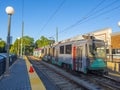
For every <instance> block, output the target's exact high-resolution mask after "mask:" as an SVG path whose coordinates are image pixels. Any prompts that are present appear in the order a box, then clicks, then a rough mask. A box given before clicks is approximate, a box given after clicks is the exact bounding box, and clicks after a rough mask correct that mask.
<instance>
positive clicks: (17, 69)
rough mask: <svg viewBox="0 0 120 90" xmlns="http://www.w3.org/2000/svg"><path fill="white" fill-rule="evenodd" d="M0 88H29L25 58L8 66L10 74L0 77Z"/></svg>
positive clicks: (18, 89)
mask: <svg viewBox="0 0 120 90" xmlns="http://www.w3.org/2000/svg"><path fill="white" fill-rule="evenodd" d="M0 90H31V85H30V81H29V76H28V72H27V67H26V63H25V60H23V59H19V60H17V61H16V62H15V63H14V64H13V65H12V66H11V67H10V75H9V76H7V77H3V78H2V79H0Z"/></svg>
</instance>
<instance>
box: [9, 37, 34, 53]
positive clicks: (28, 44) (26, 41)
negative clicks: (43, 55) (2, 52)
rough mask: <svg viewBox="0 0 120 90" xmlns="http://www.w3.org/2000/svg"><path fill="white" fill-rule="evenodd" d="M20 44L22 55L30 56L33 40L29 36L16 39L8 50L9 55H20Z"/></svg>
mask: <svg viewBox="0 0 120 90" xmlns="http://www.w3.org/2000/svg"><path fill="white" fill-rule="evenodd" d="M21 43H22V51H23V52H22V54H32V52H33V49H34V39H33V38H32V37H29V36H24V37H23V38H20V39H16V40H15V42H14V44H13V45H12V46H11V48H10V52H11V53H15V54H20V53H21V52H20V51H21Z"/></svg>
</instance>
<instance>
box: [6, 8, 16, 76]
mask: <svg viewBox="0 0 120 90" xmlns="http://www.w3.org/2000/svg"><path fill="white" fill-rule="evenodd" d="M6 13H7V14H8V35H7V60H6V71H5V73H6V75H9V49H10V26H11V15H12V14H14V9H13V7H11V6H8V7H7V8H6Z"/></svg>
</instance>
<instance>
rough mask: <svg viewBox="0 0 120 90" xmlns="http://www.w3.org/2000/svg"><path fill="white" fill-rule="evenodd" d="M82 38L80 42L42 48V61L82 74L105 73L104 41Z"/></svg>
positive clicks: (89, 37) (75, 41) (88, 37)
mask: <svg viewBox="0 0 120 90" xmlns="http://www.w3.org/2000/svg"><path fill="white" fill-rule="evenodd" d="M83 37H84V39H82V40H74V41H68V42H63V43H57V44H54V45H52V46H46V47H44V48H43V49H42V54H43V58H42V59H43V60H45V61H49V62H51V63H52V64H56V65H59V66H61V67H63V68H65V69H70V70H74V71H80V72H83V73H88V72H97V73H99V72H100V73H101V72H102V73H103V72H105V70H106V67H107V65H106V62H105V59H106V49H105V43H104V41H102V40H98V39H95V38H94V37H93V36H83Z"/></svg>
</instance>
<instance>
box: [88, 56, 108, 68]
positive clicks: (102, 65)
mask: <svg viewBox="0 0 120 90" xmlns="http://www.w3.org/2000/svg"><path fill="white" fill-rule="evenodd" d="M105 67H107V65H106V63H105V62H104V61H103V59H100V58H98V59H96V60H95V61H94V62H93V63H92V64H91V66H90V69H101V68H105Z"/></svg>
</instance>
